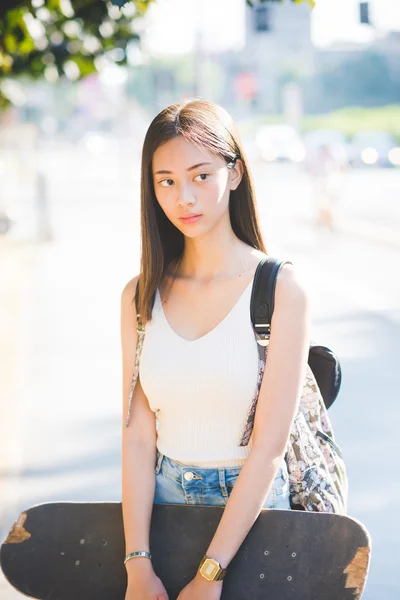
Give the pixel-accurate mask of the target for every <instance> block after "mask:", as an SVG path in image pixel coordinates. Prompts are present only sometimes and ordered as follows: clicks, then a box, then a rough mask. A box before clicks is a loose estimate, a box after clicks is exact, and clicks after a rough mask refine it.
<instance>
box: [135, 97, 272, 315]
mask: <svg viewBox="0 0 400 600" xmlns="http://www.w3.org/2000/svg"><path fill="white" fill-rule="evenodd" d="M177 136H183V137H184V138H185V139H186V140H187V141H190V142H192V143H194V144H196V145H197V146H198V147H200V148H201V149H203V150H205V151H208V152H211V153H213V154H216V155H218V156H220V157H221V158H223V159H224V160H225V161H226V162H227V164H229V163H231V162H232V161H235V159H236V158H239V159H241V161H242V162H243V167H244V172H243V176H242V179H241V182H240V184H239V186H238V187H237V188H236V190H231V192H230V198H229V214H230V221H231V226H232V229H233V231H234V233H235V235H236V236H237V237H238V238H239V239H240V240H242V241H243V242H245V243H246V244H248V245H249V246H251V247H253V248H257V249H258V250H261V251H262V252H264V253H266V249H265V245H264V241H263V239H262V235H261V230H260V226H259V220H258V214H257V208H256V203H255V193H254V185H253V181H252V177H251V174H250V170H249V166H248V162H247V159H246V156H245V153H244V150H243V146H242V143H241V141H240V138H239V134H238V131H237V128H236V125H235V123H234V121H233V119H232V117H231V116H230V115H229V113H228V112H227V111H226V110H225V109H224V108H222V107H221V106H219V105H218V104H214V103H213V102H208V101H207V100H199V99H194V100H190V101H184V102H181V103H179V104H173V105H171V106H168V107H167V108H164V110H162V111H161V112H160V113H159V114H158V115H157V116H156V117H155V118H154V119H153V121H152V122H151V124H150V126H149V128H148V130H147V133H146V137H145V139H144V143H143V150H142V166H141V244H142V253H141V265H140V276H139V290H138V307H139V313H140V317H141V321H142V322H143V323H144V324H145V323H146V322H147V321H148V320H150V319H151V313H152V309H153V305H154V297H155V292H156V289H157V287H158V286H159V284H160V283H161V281H162V279H163V277H164V274H165V273H166V271H168V268H169V267H170V266H171V265H172V264H173V263H176V261H178V262H179V260H180V259H181V258H182V255H183V249H184V235H183V233H182V232H181V231H179V229H177V228H176V227H175V225H173V224H172V223H171V221H170V220H169V219H168V218H167V217H166V215H165V213H164V211H163V210H162V208H161V207H160V205H159V203H158V201H157V198H156V195H155V191H154V184H153V173H152V161H153V155H154V152H155V151H156V150H157V148H158V147H159V146H161V145H162V144H165V143H166V142H167V141H168V140H170V139H172V138H175V137H177Z"/></svg>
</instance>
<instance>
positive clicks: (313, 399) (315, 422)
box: [126, 256, 348, 514]
mask: <svg viewBox="0 0 400 600" xmlns="http://www.w3.org/2000/svg"><path fill="white" fill-rule="evenodd" d="M286 263H290V264H292V263H291V261H288V260H285V261H280V260H278V259H276V258H272V257H270V256H268V257H267V258H264V259H263V260H261V262H260V263H259V265H258V267H257V270H256V273H255V275H254V281H253V289H252V294H251V301H250V314H251V321H252V324H253V328H254V334H255V338H256V341H257V347H258V351H259V361H258V363H259V364H258V378H257V385H256V389H255V392H254V395H253V399H252V402H251V405H250V407H249V411H248V415H247V420H246V424H245V428H244V432H243V435H242V438H241V440H240V444H239V445H240V446H247V445H248V443H249V440H250V437H251V433H252V429H253V425H254V417H255V412H256V406H257V400H258V395H259V391H260V387H261V382H262V378H263V374H264V369H265V364H266V360H267V356H268V343H269V336H270V331H271V326H270V324H271V318H272V313H273V310H274V294H275V286H276V279H277V275H278V272H279V269H280V268H281V267H282V266H283V265H284V264H286ZM138 288H139V284H138V285H137V288H136V297H135V300H136V309H137V298H138ZM137 333H138V337H137V344H136V356H135V367H134V373H133V377H132V382H131V386H130V390H129V401H128V415H127V419H126V427H128V426H129V420H130V413H131V402H132V396H133V391H134V389H135V385H136V381H137V378H138V375H139V363H140V355H141V351H142V347H143V341H144V336H145V328H144V327H143V325H142V323H141V319H140V314H139V313H138V311H137ZM317 378H318V381H317ZM340 383H341V369H340V363H339V360H338V359H337V357H336V356H335V355H334V354H333V352H332V351H331V350H329V348H326V347H324V346H317V345H315V344H311V345H310V352H309V357H308V365H307V370H306V377H305V381H304V386H303V392H302V395H301V399H300V403H299V407H298V411H297V414H296V416H295V418H294V422H293V427H292V430H291V433H290V437H289V441H288V445H287V450H286V454H285V460H286V463H287V466H288V472H289V487H290V504H291V507H292V509H296V510H306V511H314V512H329V513H338V514H346V512H347V493H348V482H347V473H346V467H345V464H344V460H343V456H342V453H341V450H340V448H339V446H338V445H337V444H336V443H335V439H334V435H333V431H332V426H331V423H330V420H329V417H328V414H327V408H329V406H331V405H332V403H333V402H334V400H335V398H336V396H337V394H338V392H339V388H340ZM322 391H323V394H322Z"/></svg>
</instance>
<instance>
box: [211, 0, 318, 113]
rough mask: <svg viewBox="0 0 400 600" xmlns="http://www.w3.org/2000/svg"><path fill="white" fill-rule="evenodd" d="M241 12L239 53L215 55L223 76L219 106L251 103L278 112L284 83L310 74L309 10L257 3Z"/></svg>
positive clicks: (312, 51)
mask: <svg viewBox="0 0 400 600" xmlns="http://www.w3.org/2000/svg"><path fill="white" fill-rule="evenodd" d="M245 14H246V24H245V28H246V35H245V46H244V49H243V50H241V51H240V52H232V51H229V52H227V53H224V55H222V56H220V60H221V61H223V64H224V67H225V71H226V75H227V82H226V83H227V85H226V87H225V97H224V98H223V102H224V104H226V105H229V104H231V103H232V101H233V99H234V101H235V102H238V103H239V105H243V107H244V108H245V107H246V106H247V105H248V104H250V106H251V108H252V110H253V111H254V110H255V111H256V112H258V113H268V112H271V113H275V112H278V111H281V110H282V98H283V93H282V90H283V87H284V85H285V83H287V82H289V81H297V80H300V79H301V78H303V77H307V76H309V75H310V74H311V73H312V72H313V70H314V56H315V48H314V46H313V44H312V41H311V9H310V6H309V4H308V3H302V4H295V3H292V2H284V3H280V2H261V1H260V0H257V1H255V2H254V7H253V8H250V7H248V6H247V7H246V13H245Z"/></svg>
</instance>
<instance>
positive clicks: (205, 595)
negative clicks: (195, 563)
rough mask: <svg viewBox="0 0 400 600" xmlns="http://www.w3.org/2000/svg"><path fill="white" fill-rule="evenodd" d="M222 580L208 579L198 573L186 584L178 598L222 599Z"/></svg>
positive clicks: (196, 599)
mask: <svg viewBox="0 0 400 600" xmlns="http://www.w3.org/2000/svg"><path fill="white" fill-rule="evenodd" d="M222 585H223V582H222V581H207V579H205V578H204V577H203V576H202V575H200V574H199V573H197V575H196V577H195V578H194V579H192V581H191V582H190V583H188V585H186V586H185V587H184V588H183V590H182V591H181V593H180V594H179V596H178V598H177V600H220V598H221V594H222Z"/></svg>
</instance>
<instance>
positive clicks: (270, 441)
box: [200, 264, 310, 584]
mask: <svg viewBox="0 0 400 600" xmlns="http://www.w3.org/2000/svg"><path fill="white" fill-rule="evenodd" d="M275 298H276V300H275V309H274V314H273V318H272V322H271V337H270V342H269V347H268V360H267V361H266V366H265V372H264V377H263V381H262V384H261V389H260V395H259V398H258V403H257V409H256V414H255V421H254V429H253V445H252V449H251V451H250V454H249V456H248V457H247V459H246V461H245V463H244V465H243V468H242V469H241V471H240V474H239V476H238V478H237V480H236V483H235V485H234V488H233V490H232V493H231V496H230V497H229V500H228V502H227V505H226V508H225V510H224V513H223V516H222V518H221V521H220V523H219V525H218V528H217V530H216V532H215V535H214V537H213V539H212V541H211V544H210V546H209V547H208V550H207V555H208V556H211V557H213V558H215V559H216V560H218V562H219V563H220V564H221V566H222V567H223V568H226V567H227V566H228V564H229V562H230V561H231V560H232V558H233V557H234V555H235V554H236V552H237V551H238V549H239V547H240V545H241V543H242V542H243V540H244V538H245V537H246V535H247V533H248V532H249V530H250V529H251V527H252V525H253V524H254V522H255V520H256V519H257V517H258V515H259V514H260V512H261V509H262V506H263V504H264V502H265V498H266V496H267V494H268V492H269V489H270V487H271V484H272V482H273V480H274V477H275V475H276V473H277V471H278V468H279V466H280V464H281V460H282V458H283V456H284V454H285V451H286V447H287V443H288V439H289V436H290V431H291V427H292V423H293V420H294V417H295V414H296V410H297V407H298V403H299V400H300V397H301V393H302V389H303V384H304V379H305V374H306V366H307V359H308V351H309V329H310V311H309V303H308V298H307V294H306V292H305V290H304V287H303V285H302V284H301V283H300V281H299V279H298V277H297V275H296V272H295V271H294V269H293V267H292V266H291V265H288V264H286V265H284V266H283V267H282V268H281V270H280V272H279V275H278V280H277V284H276V292H275ZM200 577H201V576H200ZM212 583H213V584H214V582H212ZM215 583H218V582H215Z"/></svg>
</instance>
